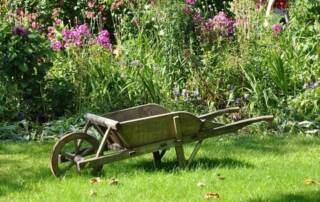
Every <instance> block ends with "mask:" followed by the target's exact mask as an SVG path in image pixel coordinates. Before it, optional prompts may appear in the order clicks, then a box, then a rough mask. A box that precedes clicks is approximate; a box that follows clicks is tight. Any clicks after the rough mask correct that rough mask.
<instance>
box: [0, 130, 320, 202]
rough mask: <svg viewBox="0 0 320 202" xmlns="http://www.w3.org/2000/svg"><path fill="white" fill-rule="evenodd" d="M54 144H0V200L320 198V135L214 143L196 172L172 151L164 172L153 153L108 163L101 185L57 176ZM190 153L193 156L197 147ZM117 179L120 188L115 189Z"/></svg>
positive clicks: (196, 163) (237, 138) (198, 160)
mask: <svg viewBox="0 0 320 202" xmlns="http://www.w3.org/2000/svg"><path fill="white" fill-rule="evenodd" d="M52 144H53V142H48V143H36V142H28V143H17V142H2V143H0V201H41V202H43V201H59V202H60V201H205V199H204V195H205V194H206V193H207V192H217V193H219V195H220V198H219V199H212V200H213V201H214V200H217V201H250V202H261V201H271V202H280V201H312V202H314V201H320V184H311V185H307V184H305V183H304V180H305V179H316V180H320V156H319V153H320V138H319V137H306V136H271V135H269V136H259V135H239V136H226V137H223V138H216V139H211V140H207V141H206V142H205V143H204V144H203V146H202V148H201V150H200V152H199V154H198V155H197V157H196V158H195V161H194V163H193V165H192V168H191V169H190V170H179V169H178V168H177V164H176V161H175V157H174V150H170V151H169V153H168V154H166V156H165V158H164V162H163V163H162V165H161V167H160V168H159V169H154V167H153V164H152V159H151V154H149V155H144V156H142V157H137V158H133V159H129V160H125V161H120V162H115V163H112V164H109V165H105V167H104V173H103V174H102V176H101V178H102V180H103V181H102V183H100V184H90V182H89V180H90V178H91V176H90V175H89V174H88V173H87V172H85V173H81V175H77V174H73V175H69V176H67V177H65V178H62V179H56V178H54V177H53V176H52V175H51V173H50V170H49V167H48V162H49V159H48V158H49V154H50V150H51V146H52ZM186 148H187V152H186V153H187V154H189V153H190V152H191V151H192V145H189V146H187V147H186ZM217 175H220V176H223V177H224V178H225V179H224V180H221V179H219V178H218V177H217ZM112 177H115V178H117V179H118V180H119V184H118V185H115V186H112V185H109V180H110V179H111V178H112ZM199 182H202V183H204V184H205V186H204V187H198V186H197V183H199ZM90 192H95V193H96V194H95V195H90Z"/></svg>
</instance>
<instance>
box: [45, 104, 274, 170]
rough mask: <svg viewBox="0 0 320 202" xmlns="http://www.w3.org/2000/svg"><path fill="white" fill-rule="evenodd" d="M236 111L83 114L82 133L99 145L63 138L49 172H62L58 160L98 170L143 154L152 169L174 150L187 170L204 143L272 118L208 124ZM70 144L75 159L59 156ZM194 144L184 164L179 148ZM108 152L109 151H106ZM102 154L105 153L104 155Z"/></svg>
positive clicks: (154, 108) (149, 108) (142, 109)
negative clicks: (149, 158) (90, 132)
mask: <svg viewBox="0 0 320 202" xmlns="http://www.w3.org/2000/svg"><path fill="white" fill-rule="evenodd" d="M238 110H239V108H229V109H224V110H218V111H216V112H212V113H209V114H205V115H200V116H198V117H196V116H194V115H193V114H190V113H187V112H168V111H167V110H166V109H165V108H163V107H161V106H159V105H155V104H151V105H143V106H138V107H134V108H129V109H126V110H120V111H117V112H112V113H109V114H106V115H105V116H106V117H101V116H97V115H94V114H87V115H86V118H87V119H88V122H87V124H86V126H85V128H84V130H85V131H87V130H88V128H89V127H95V128H96V129H97V131H98V132H99V134H101V135H103V136H102V140H101V142H100V144H99V143H97V142H98V141H97V140H96V139H95V138H94V137H92V136H89V135H87V134H85V133H83V134H73V135H72V136H68V135H67V136H66V137H65V138H62V139H61V140H60V141H59V142H58V143H57V144H56V146H55V147H54V152H53V156H54V158H52V161H51V167H52V172H53V174H54V175H56V176H57V175H60V174H62V173H64V172H65V171H64V170H59V167H57V166H58V163H59V159H60V162H62V161H66V163H68V162H67V161H70V162H72V163H73V162H74V164H76V165H77V167H78V168H79V169H80V168H83V167H93V168H102V165H103V164H104V163H110V162H114V161H118V160H122V159H127V158H132V157H135V156H139V155H142V154H145V153H153V159H154V165H155V166H158V165H159V164H160V162H161V158H162V157H163V155H164V154H165V151H166V149H169V148H171V147H175V151H176V155H177V160H178V162H179V166H180V167H185V166H186V165H187V166H190V164H191V162H192V160H193V159H194V158H195V156H196V154H197V153H198V151H199V149H200V147H201V143H202V141H203V140H204V139H207V138H211V137H215V136H219V135H223V134H226V133H231V132H236V131H237V130H239V129H241V128H243V127H245V126H247V125H250V124H252V123H256V122H260V121H271V120H272V119H273V117H272V116H262V117H257V118H252V119H246V120H242V121H238V122H234V123H230V124H226V125H224V124H222V123H217V122H212V121H209V120H210V119H213V118H215V117H217V116H219V115H222V114H225V113H232V112H237V111H238ZM78 139H84V140H87V141H89V143H90V144H91V145H92V146H91V147H89V148H80V147H81V144H79V146H78V141H79V140H78ZM71 140H72V141H74V142H76V143H77V144H75V145H76V147H75V148H74V150H75V151H74V152H72V151H71V153H70V154H71V155H73V154H77V155H75V156H74V157H73V156H72V158H71V155H69V156H68V154H65V156H62V154H60V153H59V151H60V150H61V149H62V147H63V146H64V145H65V143H66V142H68V141H71ZM195 141H198V142H197V144H196V145H195V148H194V150H193V151H192V153H191V155H190V157H189V159H188V160H186V158H185V154H184V150H183V145H184V144H187V143H190V142H195ZM108 148H109V149H112V151H109V150H108ZM105 150H108V152H105V153H104V151H105ZM113 150H114V151H113ZM160 151H162V152H160ZM91 154H95V157H92V158H88V156H89V155H91ZM82 157H86V158H82ZM61 159H62V160H61Z"/></svg>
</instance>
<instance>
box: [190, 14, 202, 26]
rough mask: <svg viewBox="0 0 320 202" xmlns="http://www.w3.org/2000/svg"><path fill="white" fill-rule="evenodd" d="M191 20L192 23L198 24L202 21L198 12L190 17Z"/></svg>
mask: <svg viewBox="0 0 320 202" xmlns="http://www.w3.org/2000/svg"><path fill="white" fill-rule="evenodd" d="M192 20H193V22H194V23H198V22H200V21H201V20H202V17H201V14H200V12H198V11H197V12H195V13H194V14H193V16H192Z"/></svg>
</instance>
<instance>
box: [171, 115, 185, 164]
mask: <svg viewBox="0 0 320 202" xmlns="http://www.w3.org/2000/svg"><path fill="white" fill-rule="evenodd" d="M173 123H174V134H175V136H176V142H177V144H176V146H175V150H176V155H177V159H178V162H179V166H180V167H181V168H184V167H185V165H186V158H185V156H184V150H183V145H182V144H183V143H182V133H181V123H180V118H179V116H175V117H173Z"/></svg>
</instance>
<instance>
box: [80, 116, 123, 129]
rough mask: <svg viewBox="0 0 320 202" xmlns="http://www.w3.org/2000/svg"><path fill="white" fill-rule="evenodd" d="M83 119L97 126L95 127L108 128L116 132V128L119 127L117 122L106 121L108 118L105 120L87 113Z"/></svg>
mask: <svg viewBox="0 0 320 202" xmlns="http://www.w3.org/2000/svg"><path fill="white" fill-rule="evenodd" d="M85 118H86V119H87V120H88V121H90V122H92V123H94V124H97V125H99V126H103V127H110V128H112V129H114V130H116V129H117V126H118V125H119V121H115V120H112V119H108V118H105V117H102V116H97V115H95V114H90V113H88V114H86V115H85Z"/></svg>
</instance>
